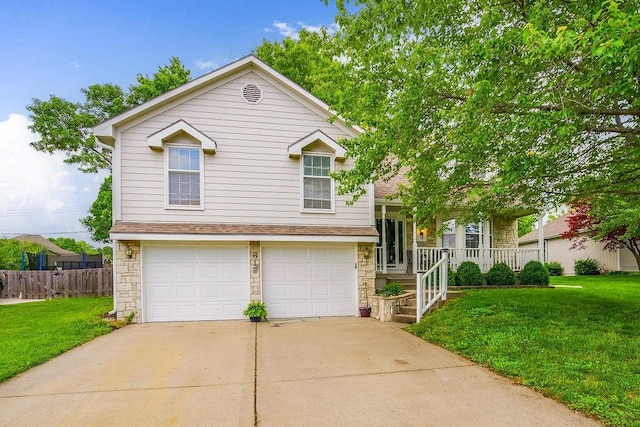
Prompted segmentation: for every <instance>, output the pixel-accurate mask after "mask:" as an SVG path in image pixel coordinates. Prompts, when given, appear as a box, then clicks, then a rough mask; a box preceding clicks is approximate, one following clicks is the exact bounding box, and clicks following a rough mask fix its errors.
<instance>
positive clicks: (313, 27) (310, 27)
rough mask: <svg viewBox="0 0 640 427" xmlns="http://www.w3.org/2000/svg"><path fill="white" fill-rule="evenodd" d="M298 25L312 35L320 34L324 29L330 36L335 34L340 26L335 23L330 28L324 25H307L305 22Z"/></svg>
mask: <svg viewBox="0 0 640 427" xmlns="http://www.w3.org/2000/svg"><path fill="white" fill-rule="evenodd" d="M298 25H299V26H300V27H302V28H304V29H305V30H307V31H310V32H312V33H319V32H320V31H322V29H323V28H324V30H325V31H326V32H327V33H328V34H335V33H336V32H337V31H338V24H336V23H335V22H334V23H333V24H330V25H329V26H328V27H327V26H324V25H307V24H305V23H304V22H298Z"/></svg>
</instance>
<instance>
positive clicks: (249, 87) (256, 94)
mask: <svg viewBox="0 0 640 427" xmlns="http://www.w3.org/2000/svg"><path fill="white" fill-rule="evenodd" d="M242 99H244V100H245V101H247V102H248V103H249V104H257V103H258V102H260V101H262V89H260V86H258V85H256V84H253V83H247V84H246V85H244V86H243V87H242Z"/></svg>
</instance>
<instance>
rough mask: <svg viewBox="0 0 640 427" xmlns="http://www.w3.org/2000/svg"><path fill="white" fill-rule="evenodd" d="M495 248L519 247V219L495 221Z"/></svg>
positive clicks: (501, 218) (500, 218)
mask: <svg viewBox="0 0 640 427" xmlns="http://www.w3.org/2000/svg"><path fill="white" fill-rule="evenodd" d="M493 246H494V247H495V248H517V247H518V219H517V218H505V217H499V216H497V217H495V218H494V219H493Z"/></svg>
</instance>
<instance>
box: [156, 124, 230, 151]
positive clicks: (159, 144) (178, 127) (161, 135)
mask: <svg viewBox="0 0 640 427" xmlns="http://www.w3.org/2000/svg"><path fill="white" fill-rule="evenodd" d="M182 132H184V133H186V134H187V135H189V136H191V137H192V138H195V139H197V140H198V141H199V142H200V144H202V151H204V152H205V153H211V154H215V152H216V149H217V148H218V146H217V144H216V142H215V141H214V140H213V139H211V138H209V137H208V136H207V135H205V134H203V133H202V132H200V131H199V130H198V129H196V128H194V127H193V126H191V125H190V124H189V123H187V122H185V121H184V120H178V121H177V122H175V123H173V124H172V125H169V126H167V127H166V128H164V129H161V130H159V131H158V132H156V133H153V134H151V135H149V136H148V137H147V144H149V148H151V149H152V150H164V143H165V142H167V141H169V140H170V139H171V138H173V137H174V136H176V135H178V134H179V133H182Z"/></svg>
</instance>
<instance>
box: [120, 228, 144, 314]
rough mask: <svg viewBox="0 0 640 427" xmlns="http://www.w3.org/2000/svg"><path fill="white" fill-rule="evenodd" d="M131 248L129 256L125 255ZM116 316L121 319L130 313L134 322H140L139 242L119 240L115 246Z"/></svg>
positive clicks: (140, 279) (140, 280)
mask: <svg viewBox="0 0 640 427" xmlns="http://www.w3.org/2000/svg"><path fill="white" fill-rule="evenodd" d="M127 248H128V249H130V250H131V258H129V256H128V255H127ZM114 262H115V263H117V267H116V276H115V277H114V278H113V280H115V284H116V317H117V318H118V319H122V318H124V317H126V316H128V315H129V314H130V313H132V312H135V315H134V316H133V320H132V321H133V322H134V323H140V322H142V278H141V267H140V262H141V259H140V242H139V241H137V240H131V241H127V240H119V241H118V243H117V246H116V248H115V260H114Z"/></svg>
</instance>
